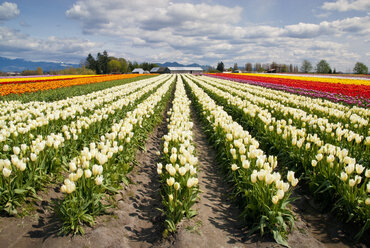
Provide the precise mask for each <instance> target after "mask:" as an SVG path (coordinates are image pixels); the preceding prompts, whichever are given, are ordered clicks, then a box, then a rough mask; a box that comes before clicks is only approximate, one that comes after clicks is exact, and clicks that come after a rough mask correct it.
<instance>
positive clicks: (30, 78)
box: [0, 75, 101, 83]
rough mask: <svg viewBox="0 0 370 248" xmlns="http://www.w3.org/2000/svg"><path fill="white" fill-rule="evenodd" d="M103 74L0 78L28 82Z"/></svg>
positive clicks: (4, 80) (1, 79) (6, 80)
mask: <svg viewBox="0 0 370 248" xmlns="http://www.w3.org/2000/svg"><path fill="white" fill-rule="evenodd" d="M96 76H101V75H60V76H46V77H45V76H34V77H6V78H0V83H1V82H14V83H16V82H27V81H45V80H63V79H71V78H81V77H96Z"/></svg>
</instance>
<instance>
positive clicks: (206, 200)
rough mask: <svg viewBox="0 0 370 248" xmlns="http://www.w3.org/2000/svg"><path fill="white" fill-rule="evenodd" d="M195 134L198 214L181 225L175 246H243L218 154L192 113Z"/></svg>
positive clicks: (239, 226) (241, 232)
mask: <svg viewBox="0 0 370 248" xmlns="http://www.w3.org/2000/svg"><path fill="white" fill-rule="evenodd" d="M192 119H193V122H194V126H193V135H194V142H195V146H196V151H197V157H198V159H199V172H198V179H199V187H200V190H201V193H200V199H199V202H197V203H196V204H195V207H194V208H195V209H196V210H197V212H198V215H197V216H195V217H194V218H192V219H191V220H185V221H183V222H182V223H180V228H179V231H178V234H177V235H176V241H175V243H174V246H175V247H244V246H245V245H246V244H245V243H244V240H243V239H244V235H243V229H242V223H240V222H239V221H238V215H239V214H240V212H239V210H238V209H237V208H236V207H235V206H233V205H232V204H231V201H230V199H229V196H230V187H229V185H227V183H226V182H225V179H224V178H223V175H222V172H221V171H220V170H219V166H218V163H217V160H216V151H215V150H214V149H213V147H212V146H211V145H210V144H209V143H208V140H207V137H206V136H205V134H204V132H203V131H202V128H201V123H200V122H199V120H198V118H197V115H196V114H195V112H194V111H192Z"/></svg>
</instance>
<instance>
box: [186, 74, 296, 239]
mask: <svg viewBox="0 0 370 248" xmlns="http://www.w3.org/2000/svg"><path fill="white" fill-rule="evenodd" d="M186 82H187V84H188V85H189V87H190V89H191V92H192V93H193V94H194V98H195V101H196V102H197V103H198V105H199V106H200V107H199V111H200V113H201V116H202V117H203V119H205V120H207V122H208V123H209V127H210V130H209V132H210V133H211V132H212V133H213V134H212V139H213V141H214V142H215V143H216V146H217V148H218V150H219V152H220V154H221V155H223V157H226V158H227V159H228V160H227V162H226V164H225V166H226V167H227V169H228V171H229V173H230V175H232V178H233V181H234V184H235V187H236V194H237V196H238V197H240V199H242V200H241V202H242V203H241V204H242V206H243V208H244V209H243V214H242V216H243V217H244V218H245V219H246V220H251V221H252V223H253V224H252V226H253V228H255V230H259V231H260V232H261V234H263V232H264V229H265V230H266V229H267V230H268V231H270V232H272V233H273V234H274V237H275V239H276V241H277V242H279V243H283V244H286V240H285V239H286V234H287V232H288V225H287V224H286V223H287V222H288V223H290V224H291V225H293V223H294V220H293V215H292V213H291V212H290V211H289V210H288V209H287V206H286V205H287V203H288V202H289V201H290V194H291V189H292V188H291V186H296V185H297V183H298V179H297V178H295V177H294V172H292V171H289V172H288V177H287V179H288V182H284V180H283V179H282V176H281V175H280V174H279V172H276V171H275V168H276V166H277V158H276V157H274V156H268V157H267V156H266V154H265V153H264V151H263V150H261V149H259V143H258V141H257V140H256V139H254V138H253V137H252V136H251V135H250V134H249V133H248V131H245V130H244V129H243V127H242V126H241V125H239V124H238V123H237V122H235V121H233V119H232V117H231V116H230V115H228V114H227V113H226V111H224V110H223V108H222V106H219V105H217V104H216V103H215V101H214V100H213V99H211V98H210V97H209V96H208V95H207V94H206V93H205V92H204V91H203V90H202V89H201V88H200V87H198V86H197V85H196V84H195V83H193V82H192V80H191V79H189V78H187V79H186ZM262 222H263V224H261V223H262Z"/></svg>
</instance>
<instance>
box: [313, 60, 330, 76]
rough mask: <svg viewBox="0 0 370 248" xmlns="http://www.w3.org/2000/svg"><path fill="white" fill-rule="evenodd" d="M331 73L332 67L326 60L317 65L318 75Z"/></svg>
mask: <svg viewBox="0 0 370 248" xmlns="http://www.w3.org/2000/svg"><path fill="white" fill-rule="evenodd" d="M330 71H331V68H330V65H329V63H328V62H327V61H326V60H324V59H323V60H320V62H319V63H317V64H316V72H317V73H330Z"/></svg>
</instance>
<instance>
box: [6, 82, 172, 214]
mask: <svg viewBox="0 0 370 248" xmlns="http://www.w3.org/2000/svg"><path fill="white" fill-rule="evenodd" d="M158 79H159V80H158V81H157V82H154V83H151V84H150V83H145V84H144V86H145V87H144V88H143V89H141V90H139V91H135V92H133V93H132V94H129V95H125V96H126V97H125V98H119V99H117V100H116V101H115V102H113V103H112V104H110V105H109V104H108V105H107V106H105V107H104V108H103V109H99V110H97V111H96V113H94V114H92V115H91V116H90V118H81V120H78V121H72V122H71V123H70V125H69V126H64V127H63V128H62V129H63V130H62V132H61V133H57V134H54V133H52V134H50V135H48V136H45V137H42V136H38V137H36V138H34V139H33V140H32V142H31V144H30V145H27V144H22V145H20V146H13V147H9V148H8V149H7V150H8V151H7V153H6V154H2V155H1V159H0V171H1V172H2V173H1V175H0V186H1V187H0V188H1V190H2V192H1V193H2V195H3V197H2V198H1V199H0V211H3V210H5V211H7V212H8V213H9V214H14V213H16V211H15V208H16V207H17V206H18V205H19V203H21V202H23V201H24V199H25V197H26V196H27V195H30V192H33V193H34V194H36V192H35V191H36V190H38V189H39V188H40V187H41V186H42V184H43V183H44V182H45V180H47V178H48V176H49V175H50V174H52V173H55V172H57V171H60V169H61V166H60V165H62V164H63V163H67V161H66V159H68V158H70V157H71V156H73V154H75V153H76V150H74V149H76V148H77V147H80V146H81V144H83V143H87V144H88V140H85V139H91V138H94V139H95V138H98V137H99V132H102V131H104V127H105V126H106V125H113V123H114V119H113V120H110V119H112V118H110V119H108V122H107V121H105V120H106V119H107V118H109V117H114V116H120V115H122V114H125V112H126V111H127V110H126V107H125V106H128V105H130V104H134V103H136V102H137V101H138V100H139V99H140V98H141V97H142V96H143V95H145V94H146V93H149V92H150V91H152V90H154V89H155V88H156V87H158V86H159V85H160V84H163V83H164V81H166V80H167V79H169V77H164V78H163V77H159V78H158ZM138 84H139V85H141V83H140V82H138ZM103 124H104V125H103ZM90 126H93V127H95V129H94V130H93V131H92V132H89V127H90ZM66 144H67V145H66ZM17 192H18V193H17ZM6 206H7V207H6Z"/></svg>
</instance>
